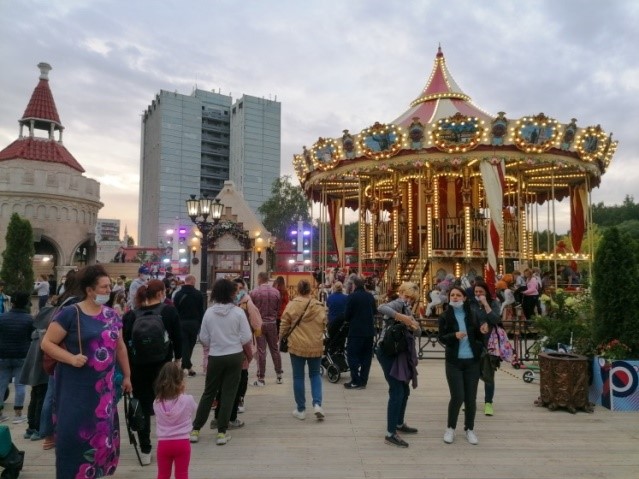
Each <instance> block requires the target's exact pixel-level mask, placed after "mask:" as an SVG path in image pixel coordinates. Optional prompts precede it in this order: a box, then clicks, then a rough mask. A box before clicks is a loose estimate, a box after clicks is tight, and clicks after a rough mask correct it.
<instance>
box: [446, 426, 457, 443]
mask: <svg viewBox="0 0 639 479" xmlns="http://www.w3.org/2000/svg"><path fill="white" fill-rule="evenodd" d="M454 440H455V430H454V429H453V428H452V427H447V428H446V432H444V442H445V443H446V444H452V443H453V441H454Z"/></svg>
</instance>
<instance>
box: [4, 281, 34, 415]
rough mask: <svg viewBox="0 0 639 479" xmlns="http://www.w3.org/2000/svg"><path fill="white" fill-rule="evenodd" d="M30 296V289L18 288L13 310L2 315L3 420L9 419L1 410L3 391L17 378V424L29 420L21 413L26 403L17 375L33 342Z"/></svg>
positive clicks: (15, 403) (23, 387) (23, 388)
mask: <svg viewBox="0 0 639 479" xmlns="http://www.w3.org/2000/svg"><path fill="white" fill-rule="evenodd" d="M30 310H31V297H30V295H29V293H26V292H17V293H16V294H15V295H14V296H13V297H12V298H11V311H9V312H8V313H4V314H2V315H0V422H3V421H6V420H7V419H9V418H8V417H7V416H6V415H4V414H3V413H2V410H3V408H4V404H3V399H4V393H5V391H6V390H7V387H8V386H9V383H10V382H11V378H13V380H14V385H15V389H16V397H15V401H14V404H13V409H14V411H15V417H14V419H13V423H14V424H20V423H22V422H24V421H26V420H27V416H25V415H23V414H22V406H23V405H24V396H25V389H26V388H25V386H24V385H22V384H19V381H18V379H19V378H20V373H21V372H22V366H23V365H24V358H26V356H27V352H28V351H29V346H30V345H31V333H32V332H33V317H32V316H31V314H30Z"/></svg>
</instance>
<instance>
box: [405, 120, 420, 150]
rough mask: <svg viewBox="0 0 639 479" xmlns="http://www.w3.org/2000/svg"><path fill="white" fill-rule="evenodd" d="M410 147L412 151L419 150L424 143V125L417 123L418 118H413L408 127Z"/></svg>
mask: <svg viewBox="0 0 639 479" xmlns="http://www.w3.org/2000/svg"><path fill="white" fill-rule="evenodd" d="M408 136H409V137H410V146H411V148H412V149H413V150H420V149H421V148H422V144H423V143H422V142H423V141H424V125H423V124H422V122H420V121H419V117H418V116H415V117H413V122H412V123H411V124H410V126H409V127H408Z"/></svg>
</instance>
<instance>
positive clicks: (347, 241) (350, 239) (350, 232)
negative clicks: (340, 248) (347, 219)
mask: <svg viewBox="0 0 639 479" xmlns="http://www.w3.org/2000/svg"><path fill="white" fill-rule="evenodd" d="M358 238H359V221H355V222H354V223H349V224H347V225H346V226H345V227H344V245H345V246H346V247H347V248H355V249H357V248H358V247H359V244H358V243H357V240H358Z"/></svg>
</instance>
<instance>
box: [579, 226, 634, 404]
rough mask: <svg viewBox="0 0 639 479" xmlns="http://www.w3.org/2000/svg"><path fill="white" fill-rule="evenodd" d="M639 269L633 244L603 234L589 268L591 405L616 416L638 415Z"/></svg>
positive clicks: (613, 234)
mask: <svg viewBox="0 0 639 479" xmlns="http://www.w3.org/2000/svg"><path fill="white" fill-rule="evenodd" d="M638 272H639V268H638V266H637V260H636V259H635V249H634V248H633V246H632V240H631V239H630V238H628V237H627V236H625V235H623V234H621V233H620V232H619V230H618V229H617V228H610V229H608V230H606V231H605V232H604V234H603V237H602V239H601V242H600V244H599V247H598V248H597V254H596V256H595V262H594V265H593V282H592V298H593V305H594V312H593V320H592V338H593V340H594V344H598V346H597V348H596V350H595V357H594V361H593V366H592V373H593V377H592V379H593V380H592V384H591V387H590V393H589V394H590V400H591V401H593V402H595V403H596V404H600V405H602V406H604V407H606V408H609V409H611V410H615V411H639V379H638V371H639V295H637V287H638V286H639V279H638V278H639V274H638Z"/></svg>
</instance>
